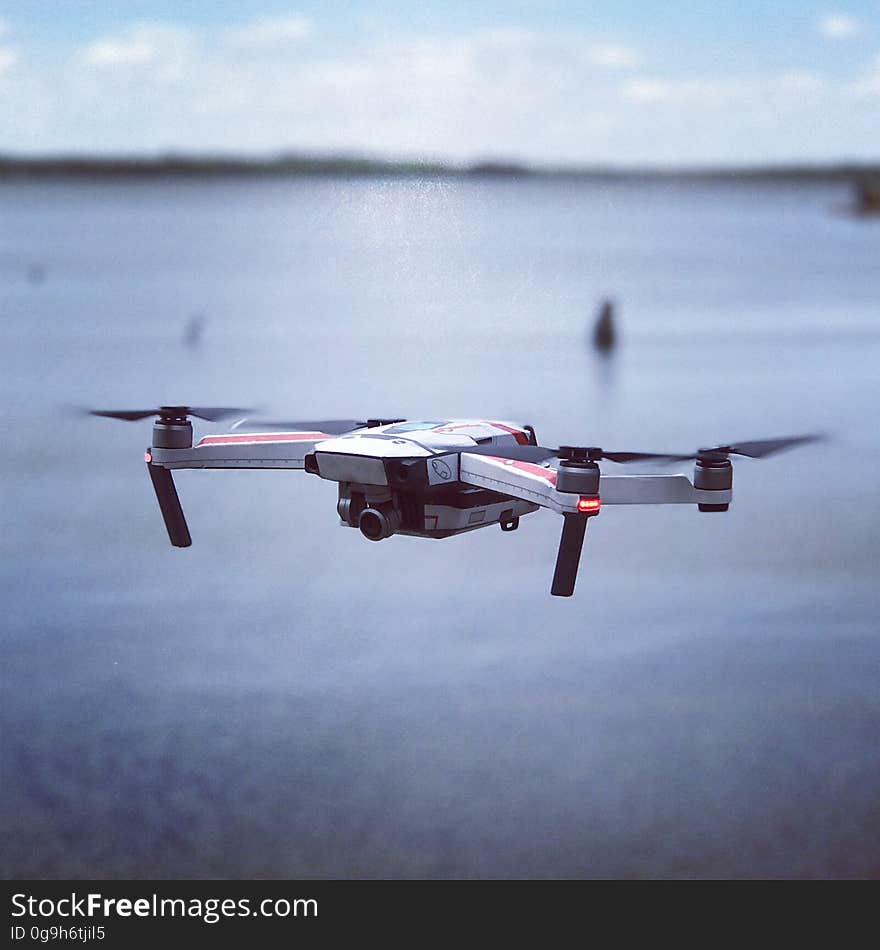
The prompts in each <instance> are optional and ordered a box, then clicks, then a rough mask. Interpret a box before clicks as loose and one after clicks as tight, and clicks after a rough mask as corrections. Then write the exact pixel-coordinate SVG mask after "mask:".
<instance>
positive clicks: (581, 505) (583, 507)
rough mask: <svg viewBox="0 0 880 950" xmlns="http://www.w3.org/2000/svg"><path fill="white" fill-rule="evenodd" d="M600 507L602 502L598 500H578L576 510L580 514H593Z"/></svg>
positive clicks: (582, 498) (581, 498)
mask: <svg viewBox="0 0 880 950" xmlns="http://www.w3.org/2000/svg"><path fill="white" fill-rule="evenodd" d="M601 507H602V502H601V501H599V499H598V498H584V497H583V496H582V497H580V498H578V503H577V509H578V511H579V512H580V513H581V514H584V515H592V514H595V513H596V512H597V511H598V510H599V509H600V508H601Z"/></svg>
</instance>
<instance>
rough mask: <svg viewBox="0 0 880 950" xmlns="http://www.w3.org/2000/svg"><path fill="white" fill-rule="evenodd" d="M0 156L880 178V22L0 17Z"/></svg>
mask: <svg viewBox="0 0 880 950" xmlns="http://www.w3.org/2000/svg"><path fill="white" fill-rule="evenodd" d="M0 152H3V153H8V154H34V153H39V154H46V153H77V154H131V155H144V154H156V153H166V152H177V153H186V152H196V153H224V154H244V155H258V156H263V155H272V154H276V153H279V152H304V153H323V152H334V153H346V154H364V155H378V156H389V157H406V158H424V159H431V160H435V159H443V160H451V161H455V162H467V161H474V160H484V159H511V160H520V161H526V162H531V163H537V164H556V163H559V164H582V165H594V164H613V165H655V166H676V165H677V166H681V165H686V166H699V165H718V164H723V165H741V164H757V163H790V162H836V161H850V160H855V161H871V160H877V159H878V158H880V0H842V2H841V3H839V4H837V3H833V2H831V3H824V2H821V0H820V2H817V3H811V2H809V0H807V2H802V0H801V2H794V0H775V2H770V0H767V2H757V0H740V2H737V3H733V2H729V3H719V2H697V0H675V2H671V0H645V2H630V3H625V2H623V0H615V2H608V0H598V2H590V0H581V2H578V3H565V2H553V0H550V2H516V0H511V2H507V3H502V2H483V3H480V2H476V0H475V2H470V3H466V2H458V0H447V2H442V3H441V2H436V3H425V2H423V3H366V2H358V0H323V2H302V3H299V4H290V3H284V2H278V0H252V2H249V3H247V4H244V3H241V2H232V0H213V2H201V0H199V2H186V0H179V2H168V0H152V2H150V0H126V2H107V0H103V2H98V0H15V2H7V0H0Z"/></svg>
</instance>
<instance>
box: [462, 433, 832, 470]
mask: <svg viewBox="0 0 880 950" xmlns="http://www.w3.org/2000/svg"><path fill="white" fill-rule="evenodd" d="M823 439H824V436H822V435H791V436H783V437H781V438H778V439H757V440H754V441H751V442H737V443H736V444H734V445H716V446H712V447H711V448H704V449H699V450H698V451H697V452H694V453H692V454H690V455H677V454H675V453H670V452H665V453H661V452H606V451H605V450H604V449H599V448H586V449H578V448H574V447H572V446H567V445H563V446H560V447H559V448H555V449H551V448H547V447H545V446H542V445H510V446H507V445H505V446H500V445H475V446H472V447H469V448H467V449H462V451H463V452H469V453H470V454H471V455H494V456H495V457H496V458H503V459H512V460H513V461H518V462H537V463H539V462H546V461H547V460H548V459H552V458H562V459H565V458H578V456H579V455H580V456H582V457H583V460H584V461H591V462H599V461H602V460H607V461H609V462H617V463H618V464H622V465H627V464H629V463H630V462H686V461H691V460H693V459H697V458H700V457H705V456H717V457H724V458H726V457H727V456H728V455H742V456H745V457H746V458H753V459H760V458H767V457H768V456H770V455H775V454H776V453H777V452H784V451H786V450H787V449H792V448H794V447H795V446H798V445H808V444H810V443H812V442H821V441H822V440H823Z"/></svg>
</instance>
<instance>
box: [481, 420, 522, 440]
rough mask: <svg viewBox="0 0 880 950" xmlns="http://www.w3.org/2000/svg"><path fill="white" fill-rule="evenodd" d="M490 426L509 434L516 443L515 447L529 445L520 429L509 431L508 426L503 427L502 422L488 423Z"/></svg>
mask: <svg viewBox="0 0 880 950" xmlns="http://www.w3.org/2000/svg"><path fill="white" fill-rule="evenodd" d="M489 425H490V426H494V427H495V428H496V429H501V431H502V432H509V433H510V434H511V435H512V436H513V437H514V438H515V439H516V442H517V445H529V437H528V435H527V434H526V433H525V432H523V431H522V430H521V429H511V427H510V426H506V425H504V423H503V422H490V423H489Z"/></svg>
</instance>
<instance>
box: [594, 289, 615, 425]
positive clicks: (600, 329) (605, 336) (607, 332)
mask: <svg viewBox="0 0 880 950" xmlns="http://www.w3.org/2000/svg"><path fill="white" fill-rule="evenodd" d="M615 310H616V308H615V305H614V301H613V300H612V299H611V298H610V297H606V298H605V299H604V300H603V301H602V303H601V305H600V307H599V314H598V316H597V318H596V322H595V324H594V325H593V333H592V344H593V352H594V354H595V359H594V362H595V364H596V380H597V385H598V389H599V391H600V393H601V394H602V396H603V398H604V399H605V400H607V399H608V398H609V396H610V394H611V390H612V387H613V386H614V359H613V358H612V357H613V354H614V349H615V346H616V344H617V328H616V324H615ZM606 408H607V407H606Z"/></svg>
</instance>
